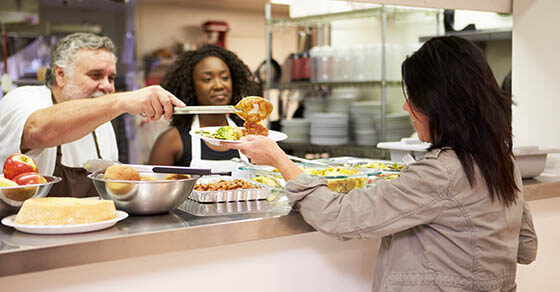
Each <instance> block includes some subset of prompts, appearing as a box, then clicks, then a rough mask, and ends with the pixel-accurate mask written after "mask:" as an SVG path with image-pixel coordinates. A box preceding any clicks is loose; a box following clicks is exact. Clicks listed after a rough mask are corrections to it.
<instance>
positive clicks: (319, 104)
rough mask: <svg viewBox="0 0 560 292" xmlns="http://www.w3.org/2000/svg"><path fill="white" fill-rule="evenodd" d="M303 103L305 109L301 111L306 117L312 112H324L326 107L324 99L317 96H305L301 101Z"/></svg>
mask: <svg viewBox="0 0 560 292" xmlns="http://www.w3.org/2000/svg"><path fill="white" fill-rule="evenodd" d="M303 103H304V105H305V110H304V111H303V116H304V117H306V118H309V117H311V116H312V115H313V114H314V113H324V112H325V109H326V101H325V99H324V98H322V97H320V96H317V97H306V98H305V99H304V101H303Z"/></svg>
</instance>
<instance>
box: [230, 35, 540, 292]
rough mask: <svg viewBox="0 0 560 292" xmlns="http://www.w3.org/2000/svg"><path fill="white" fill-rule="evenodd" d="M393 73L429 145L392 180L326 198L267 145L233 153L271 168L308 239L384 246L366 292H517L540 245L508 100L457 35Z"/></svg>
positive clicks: (432, 44)
mask: <svg viewBox="0 0 560 292" xmlns="http://www.w3.org/2000/svg"><path fill="white" fill-rule="evenodd" d="M402 72H403V88H404V89H405V92H406V96H407V98H406V101H405V103H404V105H403V109H404V110H406V111H407V112H408V113H409V114H410V116H411V118H412V120H413V123H414V127H415V129H416V131H417V132H418V136H419V138H420V140H422V141H425V142H430V143H432V146H431V147H430V149H429V151H428V152H427V153H426V154H425V156H424V158H422V159H420V160H418V161H416V162H414V163H411V164H409V165H408V166H407V167H405V168H404V169H403V170H402V172H401V174H400V177H398V178H396V179H394V180H392V181H380V182H378V183H376V184H375V185H374V186H372V187H368V188H366V189H354V190H352V191H351V192H350V193H348V194H339V193H334V192H332V191H330V190H329V189H328V188H327V181H326V180H325V179H322V178H316V177H310V176H307V175H305V174H304V173H302V171H301V170H300V169H299V168H298V167H297V166H296V165H295V164H293V163H292V162H291V161H290V160H289V159H288V158H287V157H286V155H285V154H284V152H283V151H282V150H281V149H280V148H279V147H278V146H277V145H276V144H275V143H274V142H273V141H270V140H269V139H267V138H265V137H255V136H250V137H246V138H244V139H245V141H246V143H242V144H236V145H232V146H231V147H232V148H236V149H241V151H242V152H243V153H245V154H246V155H247V156H248V157H249V158H250V159H251V161H252V162H254V163H259V164H269V165H273V166H275V167H276V168H278V169H279V170H280V172H281V173H282V175H283V176H284V178H285V179H286V181H287V184H286V193H287V196H288V198H289V200H290V202H291V203H292V204H293V205H294V206H296V207H297V208H299V210H300V212H301V214H302V216H303V218H304V219H305V221H306V222H307V223H309V224H311V225H312V226H313V227H315V228H316V229H317V230H319V231H321V232H323V233H326V234H329V235H333V236H336V237H338V238H341V239H351V238H371V237H382V241H381V245H380V249H379V253H378V257H377V260H376V266H375V276H374V283H373V289H372V290H373V291H514V290H515V289H516V284H515V275H516V267H517V263H522V264H528V263H531V262H532V261H533V260H534V259H535V256H536V250H537V238H536V234H535V231H534V228H533V224H532V218H531V214H530V212H529V209H528V207H527V204H526V203H525V202H524V198H523V194H522V192H521V189H522V182H521V175H520V173H519V170H518V169H517V167H516V165H515V163H514V157H513V155H512V142H511V141H512V134H511V105H512V101H511V96H510V94H509V93H508V92H506V91H503V90H502V89H500V87H499V86H498V83H497V82H496V80H495V78H494V76H493V74H492V71H491V69H490V67H489V66H488V64H487V62H486V60H485V58H484V55H483V53H482V51H481V50H480V49H479V48H477V47H476V46H475V45H473V44H472V43H470V42H469V41H466V40H464V39H462V38H458V37H438V38H433V39H431V40H429V41H428V42H426V43H425V44H424V45H423V46H422V47H421V48H420V49H419V50H418V51H417V52H415V53H414V54H413V55H412V56H410V57H409V58H407V59H406V60H405V61H404V62H403V64H402Z"/></svg>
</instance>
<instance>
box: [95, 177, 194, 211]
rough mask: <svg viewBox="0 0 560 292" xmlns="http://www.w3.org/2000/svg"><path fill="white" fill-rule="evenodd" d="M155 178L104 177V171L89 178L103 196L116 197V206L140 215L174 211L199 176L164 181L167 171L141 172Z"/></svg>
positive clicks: (190, 190)
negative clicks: (135, 179)
mask: <svg viewBox="0 0 560 292" xmlns="http://www.w3.org/2000/svg"><path fill="white" fill-rule="evenodd" d="M145 174H147V175H150V176H152V177H154V178H155V179H157V180H156V181H149V180H146V181H124V180H105V179H103V174H102V173H98V174H90V175H88V178H90V179H91V180H92V181H93V185H94V186H95V189H96V190H97V193H98V194H99V196H101V198H103V199H106V200H113V201H114V202H115V205H116V207H117V209H120V210H123V211H126V212H128V213H131V214H137V215H151V214H161V213H166V212H169V211H172V210H174V209H175V208H177V207H178V206H179V205H181V203H183V201H184V200H185V199H186V198H187V197H188V196H189V194H190V193H191V192H192V190H193V188H194V185H195V184H196V180H197V179H198V176H195V175H191V178H189V179H181V180H163V179H164V178H165V176H166V175H167V174H164V173H141V175H145Z"/></svg>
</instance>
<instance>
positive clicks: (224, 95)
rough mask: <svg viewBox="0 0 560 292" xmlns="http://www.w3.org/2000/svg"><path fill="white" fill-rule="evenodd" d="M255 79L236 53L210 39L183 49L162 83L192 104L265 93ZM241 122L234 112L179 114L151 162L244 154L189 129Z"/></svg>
mask: <svg viewBox="0 0 560 292" xmlns="http://www.w3.org/2000/svg"><path fill="white" fill-rule="evenodd" d="M254 80H255V78H254V76H253V74H252V73H251V71H250V70H249V68H248V67H247V65H245V63H243V61H242V60H240V59H239V58H238V57H237V56H236V55H235V54H234V53H232V52H230V51H228V50H226V49H224V48H221V47H218V46H215V45H206V46H204V47H202V48H200V49H198V50H195V51H189V52H185V53H184V54H183V55H181V56H180V57H179V58H178V59H177V61H176V62H175V63H174V64H173V66H172V67H171V69H170V70H169V72H168V73H167V74H166V75H165V77H164V80H163V83H162V86H163V87H164V88H165V89H167V90H169V91H170V92H171V93H173V94H174V95H176V96H177V97H179V98H181V99H182V100H183V101H184V102H185V104H186V105H187V106H195V105H235V104H237V103H238V102H239V101H240V100H241V99H242V98H243V97H245V96H248V95H262V89H261V88H260V86H259V84H257V83H256V82H255V81H254ZM242 123H243V121H242V120H240V119H239V118H238V117H237V116H234V115H233V116H231V117H229V116H227V115H225V114H206V115H195V116H193V115H176V116H174V117H173V120H172V121H171V125H172V127H170V128H169V129H167V130H166V131H164V132H163V133H162V134H160V136H159V137H158V139H157V140H156V142H155V144H154V146H153V148H152V151H151V154H150V159H149V164H158V165H179V166H189V165H190V166H203V167H211V166H212V165H213V164H222V165H223V164H224V162H223V161H224V160H230V159H231V158H234V157H240V156H241V155H240V153H239V151H237V150H229V149H227V148H225V147H223V146H216V145H212V144H206V142H204V141H201V140H200V139H199V138H197V137H192V136H191V135H190V134H189V131H190V130H191V129H198V128H200V127H216V126H228V125H229V126H240V125H241V124H242ZM220 161H221V162H220Z"/></svg>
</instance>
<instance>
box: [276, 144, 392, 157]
mask: <svg viewBox="0 0 560 292" xmlns="http://www.w3.org/2000/svg"><path fill="white" fill-rule="evenodd" d="M278 145H279V146H280V148H282V149H283V150H284V151H286V152H288V153H292V155H295V156H298V157H305V154H307V153H328V154H329V155H330V156H331V157H338V156H355V157H364V158H376V159H389V157H390V155H389V151H387V150H382V149H377V148H376V147H375V146H359V145H352V144H349V145H314V144H309V143H289V142H278Z"/></svg>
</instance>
